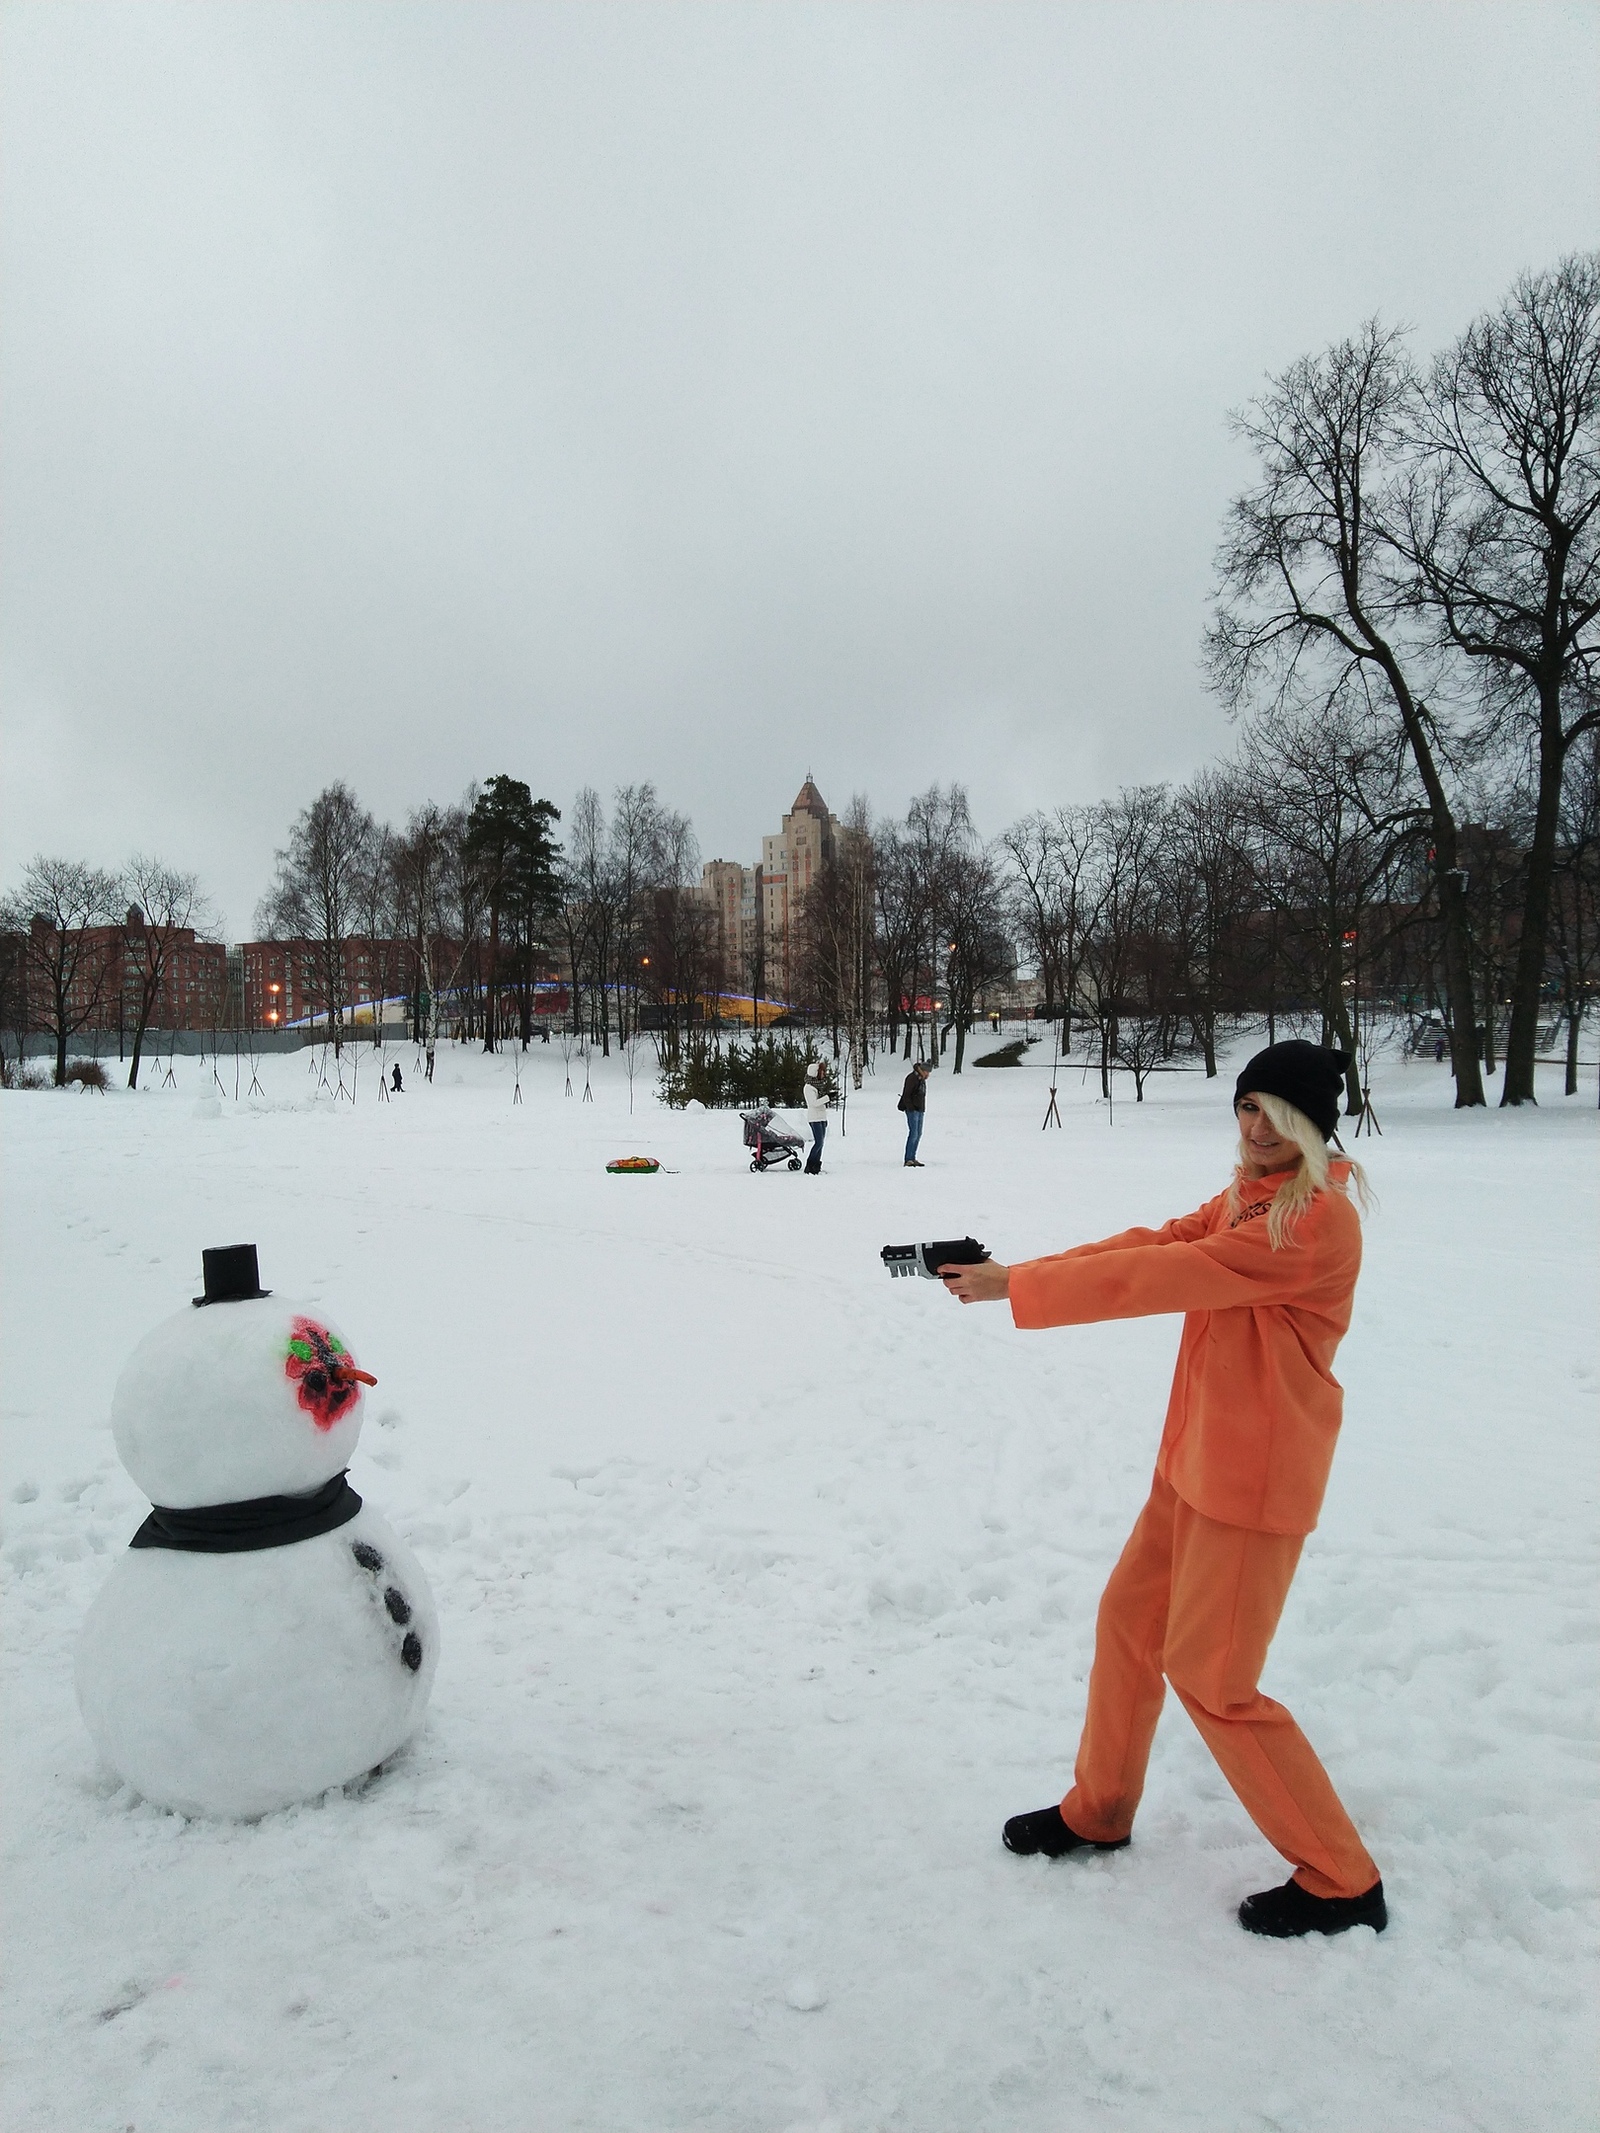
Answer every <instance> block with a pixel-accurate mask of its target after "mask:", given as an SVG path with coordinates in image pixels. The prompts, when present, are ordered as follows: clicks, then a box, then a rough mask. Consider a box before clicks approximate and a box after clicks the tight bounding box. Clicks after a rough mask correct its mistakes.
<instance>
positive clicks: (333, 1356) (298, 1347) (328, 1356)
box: [283, 1318, 378, 1429]
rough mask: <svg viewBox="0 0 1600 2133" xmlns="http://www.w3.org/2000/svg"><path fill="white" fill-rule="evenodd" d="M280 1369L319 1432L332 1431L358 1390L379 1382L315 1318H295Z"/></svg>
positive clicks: (336, 1336)
mask: <svg viewBox="0 0 1600 2133" xmlns="http://www.w3.org/2000/svg"><path fill="white" fill-rule="evenodd" d="M283 1370H284V1375H285V1377H287V1378H288V1380H289V1382H290V1383H291V1384H292V1385H293V1386H294V1389H295V1394H296V1397H297V1398H298V1399H299V1402H300V1405H301V1407H302V1408H303V1409H304V1410H305V1412H306V1413H307V1414H308V1415H309V1416H310V1417H311V1419H312V1421H313V1422H314V1423H315V1424H316V1425H317V1427H318V1429H332V1427H333V1425H334V1424H335V1422H337V1421H339V1420H340V1418H341V1417H342V1416H344V1415H346V1414H348V1413H349V1411H350V1409H351V1408H352V1407H353V1406H354V1405H355V1403H356V1401H357V1400H359V1399H360V1397H361V1387H362V1386H363V1385H376V1384H377V1382H378V1381H377V1379H376V1378H375V1377H374V1376H373V1375H372V1373H371V1372H370V1371H369V1370H358V1369H357V1368H356V1366H355V1364H354V1362H353V1361H352V1360H351V1357H350V1352H349V1350H348V1349H347V1348H346V1347H345V1344H344V1342H343V1341H342V1340H340V1338H339V1336H338V1334H336V1333H330V1332H329V1331H328V1329H327V1327H326V1326H319V1325H318V1324H317V1322H316V1320H315V1319H314V1318H297V1319H295V1321H294V1323H293V1328H292V1330H291V1332H290V1335H289V1347H288V1352H287V1355H286V1356H285V1359H284V1365H283Z"/></svg>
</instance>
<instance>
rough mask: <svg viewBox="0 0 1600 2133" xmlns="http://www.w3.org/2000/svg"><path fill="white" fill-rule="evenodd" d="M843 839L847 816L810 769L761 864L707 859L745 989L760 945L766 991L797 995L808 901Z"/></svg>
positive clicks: (703, 889) (707, 891) (706, 875)
mask: <svg viewBox="0 0 1600 2133" xmlns="http://www.w3.org/2000/svg"><path fill="white" fill-rule="evenodd" d="M838 839H839V818H838V817H837V816H836V815H832V814H830V813H829V812H828V804H827V802H826V801H825V800H824V799H823V797H822V795H821V793H820V792H818V790H817V788H816V785H815V784H814V783H813V781H812V779H811V776H810V774H809V772H808V773H807V776H806V781H805V783H804V784H803V785H802V786H801V788H800V790H799V791H798V792H797V793H796V794H795V798H794V805H793V806H792V807H791V808H790V809H789V812H788V813H787V814H786V815H785V816H784V817H783V821H782V823H781V825H780V826H779V828H778V829H777V830H775V831H774V832H773V834H772V835H771V836H769V837H763V838H762V840H761V862H760V865H759V866H753V867H747V866H743V865H741V864H740V863H739V861H737V860H734V859H709V860H707V861H706V863H705V865H704V867H702V869H701V871H700V894H701V896H702V897H703V898H704V899H705V901H706V902H707V903H708V904H709V905H710V906H711V909H712V910H713V912H714V913H715V914H716V920H717V937H718V944H719V947H720V949H721V954H722V962H723V968H724V970H725V971H726V972H727V974H728V977H729V980H730V981H731V982H732V983H733V984H734V985H735V986H736V988H737V989H739V990H744V989H745V988H746V987H748V986H749V985H750V983H751V980H752V977H753V974H754V970H755V966H756V961H757V956H756V950H757V946H758V944H759V945H760V947H761V948H762V950H763V962H764V971H763V978H762V992H763V995H764V997H765V998H767V999H769V1000H787V999H789V998H790V997H791V996H792V992H793V979H794V967H795V954H796V947H797V940H796V935H797V929H798V926H799V921H800V908H801V903H802V901H803V899H804V897H805V893H806V891H807V889H809V888H810V887H811V885H812V883H813V882H814V881H815V880H816V878H817V876H818V875H819V874H820V873H821V871H822V868H823V866H824V865H825V864H826V862H827V861H828V860H830V859H831V858H832V857H833V855H834V852H835V851H836V849H837V848H838Z"/></svg>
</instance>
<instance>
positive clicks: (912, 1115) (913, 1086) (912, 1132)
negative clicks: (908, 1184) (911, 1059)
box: [899, 1059, 930, 1170]
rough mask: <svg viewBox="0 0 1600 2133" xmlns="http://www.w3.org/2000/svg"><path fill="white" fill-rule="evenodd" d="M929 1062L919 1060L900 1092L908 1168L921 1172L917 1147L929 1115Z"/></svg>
mask: <svg viewBox="0 0 1600 2133" xmlns="http://www.w3.org/2000/svg"><path fill="white" fill-rule="evenodd" d="M929 1072H930V1069H929V1066H928V1062H927V1061H926V1060H925V1059H919V1060H918V1061H917V1063H916V1065H915V1066H914V1067H913V1068H912V1069H911V1072H910V1073H909V1074H908V1075H907V1076H906V1085H905V1087H904V1088H903V1089H902V1090H901V1091H900V1104H899V1108H900V1109H901V1110H902V1111H904V1113H905V1114H906V1168H907V1170H920V1169H921V1168H922V1165H921V1164H920V1163H919V1162H918V1161H917V1146H918V1143H919V1142H920V1141H921V1139H922V1121H923V1120H924V1118H926V1116H927V1113H928V1088H927V1082H928V1074H929Z"/></svg>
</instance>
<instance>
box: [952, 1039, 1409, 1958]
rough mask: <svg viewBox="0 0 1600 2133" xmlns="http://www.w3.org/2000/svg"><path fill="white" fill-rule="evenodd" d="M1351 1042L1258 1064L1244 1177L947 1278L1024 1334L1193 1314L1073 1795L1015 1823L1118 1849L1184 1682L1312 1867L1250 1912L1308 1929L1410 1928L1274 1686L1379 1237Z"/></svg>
mask: <svg viewBox="0 0 1600 2133" xmlns="http://www.w3.org/2000/svg"><path fill="white" fill-rule="evenodd" d="M1346 1064H1347V1061H1346V1058H1345V1055H1344V1053H1342V1052H1333V1051H1328V1050H1325V1049H1324V1048H1323V1047H1322V1046H1320V1045H1313V1044H1307V1043H1304V1042H1303V1041H1302V1040H1300V1039H1294V1040H1292V1041H1290V1042H1288V1043H1285V1044H1275V1045H1269V1046H1268V1047H1267V1049H1266V1050H1265V1051H1263V1052H1258V1053H1257V1055H1256V1056H1255V1058H1254V1059H1252V1060H1251V1061H1250V1062H1249V1064H1248V1065H1247V1066H1246V1067H1245V1069H1244V1071H1243V1073H1242V1074H1241V1075H1240V1076H1239V1082H1238V1088H1237V1092H1236V1094H1235V1098H1234V1111H1235V1114H1236V1116H1237V1118H1238V1123H1239V1163H1238V1168H1237V1170H1236V1172H1235V1174H1234V1180H1233V1183H1232V1185H1231V1186H1230V1187H1229V1189H1228V1190H1227V1191H1226V1192H1225V1193H1221V1194H1219V1195H1218V1197H1217V1198H1216V1199H1214V1200H1210V1201H1208V1202H1207V1203H1206V1205H1205V1206H1204V1207H1201V1208H1199V1209H1197V1210H1196V1211H1195V1213H1194V1214H1192V1215H1183V1216H1180V1217H1179V1218H1178V1219H1177V1220H1175V1221H1172V1222H1168V1223H1166V1224H1165V1225H1164V1226H1163V1227H1162V1228H1161V1229H1157V1230H1148V1229H1133V1230H1127V1231H1124V1232H1123V1234H1122V1235H1120V1236H1116V1237H1107V1238H1105V1239H1104V1240H1103V1241H1102V1242H1100V1243H1098V1244H1082V1245H1079V1246H1077V1247H1076V1248H1075V1249H1074V1250H1072V1251H1069V1252H1062V1253H1059V1254H1057V1255H1056V1256H1054V1257H1052V1258H1048V1259H1034V1260H1030V1261H1028V1262H1027V1263H1026V1264H1025V1265H1019V1266H1011V1267H1006V1266H1001V1265H999V1264H998V1263H997V1262H996V1261H994V1260H986V1261H984V1262H982V1263H981V1264H979V1265H977V1266H970V1267H954V1266H952V1267H950V1268H948V1269H945V1270H942V1271H943V1275H944V1280H945V1284H946V1286H947V1287H948V1288H949V1289H950V1291H951V1293H952V1294H953V1295H955V1296H957V1297H959V1298H960V1300H961V1301H962V1302H963V1303H987V1302H991V1301H997V1300H998V1299H1000V1298H1001V1297H1006V1298H1009V1300H1010V1304H1011V1314H1012V1317H1013V1319H1014V1320H1015V1322H1016V1323H1017V1325H1018V1326H1022V1327H1038V1326H1077V1325H1088V1324H1091V1323H1092V1322H1094V1321H1096V1320H1098V1319H1108V1318H1142V1317H1146V1316H1149V1315H1151V1314H1153V1313H1158V1312H1166V1311H1181V1312H1183V1313H1184V1324H1183V1338H1182V1342H1181V1344H1180V1346H1179V1349H1178V1365H1177V1370H1176V1373H1175V1375H1174V1377H1173V1383H1172V1397H1171V1399H1170V1401H1169V1403H1168V1408H1167V1420H1166V1427H1165V1429H1164V1430H1163V1432H1162V1438H1161V1450H1160V1453H1159V1455H1158V1457H1157V1460H1156V1471H1155V1478H1154V1480H1153V1482H1152V1485H1151V1490H1150V1498H1149V1501H1148V1502H1147V1503H1146V1505H1145V1507H1144V1509H1143V1511H1142V1512H1141V1513H1140V1515H1139V1520H1138V1523H1137V1524H1136V1525H1135V1527H1134V1529H1133V1532H1132V1535H1131V1536H1130V1538H1129V1540H1128V1544H1127V1546H1126V1547H1125V1548H1124V1549H1123V1551H1122V1555H1121V1558H1120V1560H1119V1561H1118V1563H1117V1566H1116V1568H1115V1569H1114V1570H1113V1571H1112V1573H1111V1580H1110V1583H1109V1584H1108V1585H1107V1586H1106V1589H1105V1595H1104V1597H1103V1598H1102V1600H1101V1602H1100V1612H1099V1616H1098V1619H1097V1622H1096V1626H1095V1651H1094V1665H1093V1668H1092V1670H1091V1672H1090V1676H1089V1708H1088V1713H1087V1715H1086V1717H1085V1720H1084V1728H1083V1736H1082V1739H1081V1741H1080V1743H1079V1747H1078V1760H1077V1767H1076V1771H1075V1773H1074V1783H1073V1786H1072V1789H1071V1791H1070V1792H1069V1793H1068V1794H1067V1796H1066V1798H1065V1799H1064V1800H1063V1801H1062V1802H1061V1804H1060V1806H1059V1807H1045V1808H1040V1809H1039V1810H1037V1811H1036V1812H1035V1813H1032V1814H1024V1815H1016V1816H1014V1817H1013V1818H1012V1820H1011V1821H1009V1822H1008V1823H1007V1824H1006V1826H1005V1831H1004V1838H1005V1843H1006V1845H1007V1848H1008V1849H1009V1850H1011V1851H1013V1852H1024V1853H1031V1852H1043V1853H1045V1854H1046V1855H1047V1856H1049V1857H1050V1858H1060V1857H1062V1856H1064V1855H1065V1854H1068V1853H1073V1852H1078V1853H1091V1852H1101V1851H1119V1850H1120V1849H1121V1848H1122V1847H1123V1846H1124V1845H1125V1844H1126V1843H1127V1842H1128V1841H1129V1835H1130V1832H1131V1830H1132V1827H1133V1817H1134V1811H1135V1809H1136V1808H1137V1807H1138V1804H1139V1797H1140V1794H1141V1792H1142V1791H1143V1789H1144V1776H1145V1766H1146V1764H1147V1763H1148V1761H1149V1757H1150V1746H1151V1742H1152V1740H1153V1739H1154V1737H1155V1729H1156V1719H1157V1717H1158V1716H1159V1714H1160V1710H1161V1704H1162V1699H1163V1697H1164V1695H1165V1693H1166V1685H1167V1683H1169V1682H1170V1683H1171V1685H1172V1687H1173V1689H1174V1690H1175V1691H1176V1692H1177V1695H1178V1699H1179V1701H1180V1702H1181V1703H1182V1704H1183V1707H1184V1709H1185V1710H1186V1711H1187V1712H1188V1713H1189V1716H1190V1717H1191V1718H1192V1719H1193V1720H1194V1722H1195V1724H1196V1726H1197V1727H1198V1728H1199V1730H1200V1733H1201V1735H1202V1736H1203V1738H1204V1740H1205V1743H1206V1745H1207V1747H1208V1748H1210V1750H1211V1752H1212V1754H1213V1755H1214V1756H1215V1757H1216V1759H1217V1762H1218V1763H1219V1764H1220V1765H1221V1768H1222V1771H1223V1774H1224V1776H1225V1777H1226V1778H1227V1780H1228V1782H1229V1784H1230V1785H1232V1787H1233V1789H1234V1791H1235V1792H1236V1793H1237V1794H1238V1796H1239V1798H1240V1800H1241V1801H1242V1802H1243V1804H1244V1806H1245V1808H1246V1810H1247V1811H1248V1813H1249V1814H1250V1815H1251V1817H1252V1819H1253V1820H1254V1821H1255V1824H1256V1826H1257V1828H1258V1829H1259V1830H1260V1831H1261V1833H1262V1835H1263V1836H1264V1837H1265V1838H1266V1839H1267V1841H1268V1842H1269V1843H1270V1844H1272V1845H1274V1846H1275V1847H1276V1849H1277V1850H1278V1851H1279V1852H1281V1853H1282V1854H1283V1856H1284V1857H1285V1858H1286V1859H1288V1860H1289V1861H1291V1862H1292V1864H1293V1867H1294V1872H1293V1874H1292V1875H1291V1877H1290V1879H1289V1880H1288V1881H1287V1882H1285V1883H1284V1884H1283V1885H1282V1886H1281V1887H1280V1888H1274V1889H1266V1890H1263V1891H1262V1892H1261V1893H1260V1894H1258V1895H1255V1896H1249V1897H1247V1898H1246V1899H1245V1901H1244V1902H1243V1903H1242V1904H1241V1905H1240V1906H1239V1921H1240V1923H1241V1925H1243V1926H1245V1927H1246V1928H1247V1929H1248V1930H1249V1931H1250V1932H1252V1933H1264V1934H1270V1935H1272V1936H1274V1937H1276V1938H1280V1939H1287V1938H1290V1937H1292V1936H1294V1935H1298V1934H1302V1933H1342V1932H1344V1931H1346V1930H1347V1928H1349V1927H1351V1926H1371V1927H1372V1928H1373V1929H1374V1930H1375V1931H1377V1932H1379V1933H1381V1932H1382V1931H1383V1929H1384V1927H1385V1925H1386V1924H1387V1923H1388V1914H1387V1911H1386V1909H1385V1907H1384V1899H1383V1883H1382V1881H1381V1880H1380V1879H1379V1876H1378V1869H1377V1867H1376V1866H1375V1865H1374V1864H1373V1861H1372V1858H1371V1856H1370V1854H1369V1853H1368V1851H1367V1849H1366V1847H1365V1845H1363V1843H1362V1841H1361V1839H1360V1837H1359V1836H1358V1835H1357V1833H1356V1829H1355V1825H1354V1824H1353V1823H1352V1822H1351V1820H1350V1817H1349V1815H1348V1814H1347V1813H1346V1812H1345V1810H1344V1807H1343V1806H1342V1805H1341V1803H1340V1800H1339V1797H1338V1794H1337V1793H1336V1792H1335V1791H1334V1789H1333V1786H1332V1784H1331V1782H1330V1781H1329V1778H1328V1774H1327V1772H1326V1771H1325V1770H1324V1769H1323V1767H1322V1765H1321V1763H1320V1762H1319V1761H1318V1760H1317V1757H1316V1755H1315V1753H1314V1752H1313V1750H1312V1748H1311V1744H1310V1742H1309V1741H1307V1739H1306V1737H1305V1735H1304V1734H1303V1733H1302V1732H1301V1731H1300V1728H1299V1727H1298V1726H1297V1725H1296V1724H1295V1722H1294V1720H1293V1718H1292V1717H1291V1716H1290V1715H1289V1713H1288V1712H1287V1711H1286V1710H1285V1709H1284V1707H1283V1705H1282V1704H1280V1703H1274V1702H1273V1700H1272V1699H1271V1697H1269V1696H1263V1695H1262V1694H1261V1691H1260V1689H1259V1688H1258V1686H1257V1683H1258V1681H1259V1679H1260V1675H1261V1669H1262V1667H1263V1665H1264V1664H1265V1662H1266V1656H1267V1648H1268V1646H1269V1645H1270V1644H1271V1642H1272V1636H1273V1632H1274V1631H1275V1630H1276V1628H1277V1626H1278V1618H1279V1616H1280V1614H1281V1613H1282V1611H1283V1603H1284V1600H1285V1599H1286V1597H1287V1596H1288V1591H1289V1585H1290V1582H1291V1580H1292V1579H1293V1577H1294V1573H1295V1566H1296V1564H1297V1563H1298V1562H1299V1559H1300V1550H1301V1548H1302V1546H1303V1545H1304V1542H1305V1537H1306V1535H1307V1534H1308V1533H1309V1532H1310V1531H1311V1529H1312V1528H1313V1527H1314V1526H1315V1524H1316V1522H1317V1513H1318V1511H1319V1509H1320V1507H1321V1503H1322V1495H1323V1490H1324V1489H1325V1487H1326V1486H1327V1479H1328V1470H1329V1467H1330V1466H1331V1464H1332V1461H1333V1449H1334V1444H1335V1441H1336V1439H1337V1437H1338V1432H1339V1421H1340V1415H1341V1409H1342V1404H1343V1394H1342V1392H1341V1390H1340V1388H1339V1384H1338V1381H1337V1380H1336V1379H1335V1378H1334V1376H1333V1375H1332V1367H1331V1366H1332V1362H1333V1355H1334V1350H1335V1349H1336V1348H1337V1347H1338V1345H1339V1341H1340V1339H1341V1338H1342V1336H1343V1334H1344V1333H1345V1331H1346V1329H1347V1327H1348V1326H1349V1323H1350V1306H1351V1300H1352V1297H1353V1295H1354V1291H1355V1284H1356V1275H1357V1273H1358V1272H1359V1271H1360V1266H1361V1227H1360V1223H1359V1221H1358V1219H1357V1215H1356V1210H1355V1208H1354V1206H1353V1205H1352V1204H1351V1201H1350V1197H1349V1187H1350V1185H1351V1184H1352V1183H1354V1185H1355V1186H1356V1189H1357V1190H1358V1192H1359V1191H1360V1190H1361V1189H1362V1180H1361V1177H1360V1173H1359V1171H1358V1170H1357V1168H1356V1166H1355V1165H1354V1164H1352V1163H1350V1162H1348V1161H1346V1160H1343V1159H1341V1158H1338V1157H1333V1158H1330V1156H1329V1153H1328V1148H1327V1142H1328V1140H1329V1139H1330V1138H1331V1136H1332V1134H1333V1132H1334V1129H1335V1126H1336V1125H1337V1123H1338V1116H1339V1096H1340V1090H1341V1085H1342V1081H1343V1075H1344V1069H1345V1066H1346Z"/></svg>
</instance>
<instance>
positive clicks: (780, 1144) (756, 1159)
mask: <svg viewBox="0 0 1600 2133" xmlns="http://www.w3.org/2000/svg"><path fill="white" fill-rule="evenodd" d="M739 1116H740V1117H741V1118H742V1119H743V1120H744V1144H745V1146H746V1147H747V1148H748V1149H750V1151H751V1155H750V1168H751V1169H752V1170H770V1169H771V1168H772V1167H773V1165H774V1164H775V1163H782V1162H787V1163H788V1165H789V1168H790V1169H791V1170H798V1169H799V1168H800V1157H799V1154H798V1153H797V1151H798V1150H799V1149H801V1148H803V1147H804V1146H805V1142H804V1141H803V1140H802V1139H801V1138H800V1136H799V1134H798V1133H786V1132H785V1131H784V1129H783V1128H782V1126H780V1125H778V1124H777V1123H776V1121H775V1120H774V1118H773V1115H772V1113H771V1112H770V1111H741V1112H740V1113H739Z"/></svg>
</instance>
